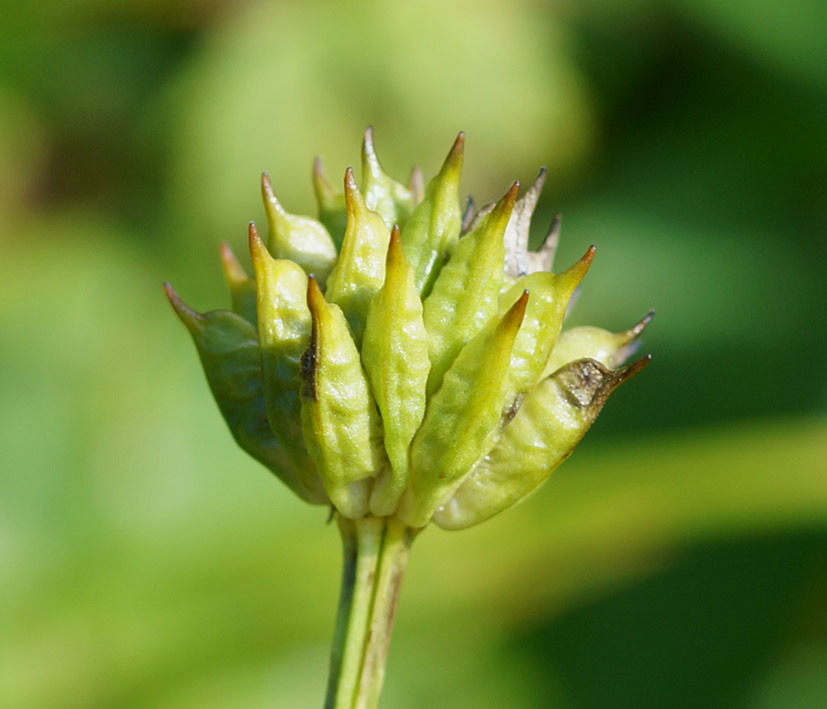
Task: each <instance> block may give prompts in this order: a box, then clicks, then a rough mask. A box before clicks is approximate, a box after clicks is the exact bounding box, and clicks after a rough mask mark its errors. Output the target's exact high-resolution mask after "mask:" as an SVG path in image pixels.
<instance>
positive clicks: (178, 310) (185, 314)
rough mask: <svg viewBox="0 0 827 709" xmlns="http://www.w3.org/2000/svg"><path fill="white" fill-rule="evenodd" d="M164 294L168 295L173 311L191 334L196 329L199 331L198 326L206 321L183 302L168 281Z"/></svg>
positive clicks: (165, 283)
mask: <svg viewBox="0 0 827 709" xmlns="http://www.w3.org/2000/svg"><path fill="white" fill-rule="evenodd" d="M164 293H166V296H167V299H168V300H169V303H170V305H171V306H172V309H173V310H174V311H175V314H176V315H177V316H178V317H179V318H180V319H181V322H182V323H184V325H186V326H187V328H188V329H189V330H190V332H192V333H195V331H196V329H198V326H199V325H200V324H201V322H202V321H203V319H204V318H203V316H202V315H201V313H199V312H197V311H195V310H193V309H192V308H190V306H189V305H187V304H186V303H185V302H184V301H183V300H181V297H180V296H179V295H178V293H176V292H175V289H174V288H173V287H172V286H171V285H170V284H169V282H167V281H164Z"/></svg>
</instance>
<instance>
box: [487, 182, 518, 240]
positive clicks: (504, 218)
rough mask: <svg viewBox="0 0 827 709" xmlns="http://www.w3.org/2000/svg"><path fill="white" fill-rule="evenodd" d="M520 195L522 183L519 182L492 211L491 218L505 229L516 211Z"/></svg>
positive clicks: (510, 188) (512, 186)
mask: <svg viewBox="0 0 827 709" xmlns="http://www.w3.org/2000/svg"><path fill="white" fill-rule="evenodd" d="M519 193H520V182H519V181H517V182H515V183H514V184H513V185H511V187H509V188H508V192H506V193H505V194H504V195H503V196H502V197H501V198H500V201H499V202H497V204H496V205H495V206H494V209H492V210H491V215H490V218H491V219H492V220H493V221H495V222H502V227H503V229H505V226H506V225H507V224H508V220H509V218H510V217H511V212H513V211H514V203H515V202H516V201H517V195H518V194H519Z"/></svg>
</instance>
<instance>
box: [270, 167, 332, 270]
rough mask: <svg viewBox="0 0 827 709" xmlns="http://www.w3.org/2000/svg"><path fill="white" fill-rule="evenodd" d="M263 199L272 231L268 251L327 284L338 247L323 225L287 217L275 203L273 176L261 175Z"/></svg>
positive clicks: (276, 201) (311, 220)
mask: <svg viewBox="0 0 827 709" xmlns="http://www.w3.org/2000/svg"><path fill="white" fill-rule="evenodd" d="M261 196H262V198H263V199H264V209H265V211H266V212H267V223H268V225H269V227H270V239H269V241H268V244H267V245H268V247H269V249H270V253H272V254H273V256H275V257H276V258H279V259H290V260H291V261H295V262H296V263H297V264H299V266H301V267H302V268H303V269H304V270H305V271H307V272H308V273H312V274H313V275H314V276H316V278H318V279H319V281H320V282H321V283H324V281H325V279H326V278H327V274H328V273H330V269H331V268H333V264H334V263H335V261H336V245H335V244H334V243H333V239H332V238H331V237H330V234H328V233H327V229H325V228H324V225H323V224H322V223H321V222H318V221H316V220H315V219H311V218H310V217H302V216H299V215H296V214H288V213H287V212H286V211H285V210H284V207H282V206H281V202H279V201H278V199H276V195H275V193H274V192H273V185H272V184H270V176H269V175H268V174H267V173H266V172H265V173H263V174H262V175H261Z"/></svg>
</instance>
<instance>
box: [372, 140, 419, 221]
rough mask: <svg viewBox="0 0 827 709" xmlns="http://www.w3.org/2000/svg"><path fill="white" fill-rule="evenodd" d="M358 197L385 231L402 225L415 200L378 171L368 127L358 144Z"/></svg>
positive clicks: (395, 182) (409, 191) (400, 186)
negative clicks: (359, 167) (360, 188)
mask: <svg viewBox="0 0 827 709" xmlns="http://www.w3.org/2000/svg"><path fill="white" fill-rule="evenodd" d="M362 193H363V194H364V195H365V204H367V206H368V209H370V210H371V211H374V212H376V213H377V214H378V215H379V216H381V217H382V219H383V220H384V222H385V226H387V228H388V229H391V228H392V227H393V225H394V224H403V223H404V222H405V221H407V219H408V217H409V216H410V215H411V212H413V209H414V204H415V202H414V200H415V196H414V194H413V193H412V192H411V190H410V189H408V188H407V187H405V185H403V184H402V183H401V182H397V181H396V180H394V179H393V178H392V177H389V176H388V175H387V174H386V173H385V171H384V170H383V169H382V165H381V164H380V163H379V158H378V157H377V156H376V150H375V149H374V147H373V128H372V127H370V126H368V128H366V129H365V136H364V139H363V140H362Z"/></svg>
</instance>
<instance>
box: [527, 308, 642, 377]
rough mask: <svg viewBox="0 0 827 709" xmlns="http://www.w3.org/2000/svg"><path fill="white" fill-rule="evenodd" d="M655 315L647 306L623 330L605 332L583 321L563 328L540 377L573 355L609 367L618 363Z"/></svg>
mask: <svg viewBox="0 0 827 709" xmlns="http://www.w3.org/2000/svg"><path fill="white" fill-rule="evenodd" d="M653 317H655V311H654V310H650V311H649V312H648V313H647V314H646V316H645V317H644V318H642V319H641V320H640V322H638V323H637V324H636V325H635V326H634V327H631V328H629V329H628V330H624V331H623V332H609V331H608V330H602V329H601V328H599V327H591V326H588V325H584V326H581V327H574V328H572V329H571V330H564V331H563V332H561V333H560V337H559V338H558V339H557V344H556V345H555V346H554V349H553V350H552V351H551V356H550V357H549V359H548V362H547V363H546V366H545V368H544V370H543V375H542V377H543V378H545V377H547V376H549V375H550V374H554V372H556V371H557V370H558V369H560V367H562V366H563V365H565V364H568V363H569V362H573V361H574V360H576V359H583V358H586V357H588V358H589V359H595V360H597V361H598V362H600V363H601V364H603V365H605V366H606V367H609V368H614V367H619V366H620V365H621V364H623V363H624V362H625V361H626V359H627V358H629V357H630V356H631V355H632V354H634V351H635V349H637V339H638V337H640V335H641V333H642V332H643V331H644V330H645V329H646V326H647V325H648V324H649V323H650V322H651V321H652V318H653Z"/></svg>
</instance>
